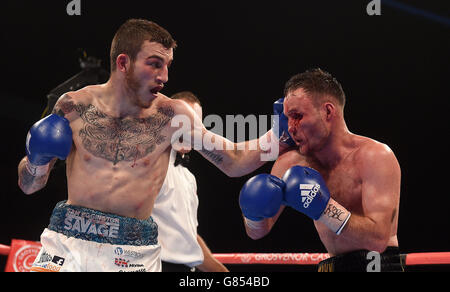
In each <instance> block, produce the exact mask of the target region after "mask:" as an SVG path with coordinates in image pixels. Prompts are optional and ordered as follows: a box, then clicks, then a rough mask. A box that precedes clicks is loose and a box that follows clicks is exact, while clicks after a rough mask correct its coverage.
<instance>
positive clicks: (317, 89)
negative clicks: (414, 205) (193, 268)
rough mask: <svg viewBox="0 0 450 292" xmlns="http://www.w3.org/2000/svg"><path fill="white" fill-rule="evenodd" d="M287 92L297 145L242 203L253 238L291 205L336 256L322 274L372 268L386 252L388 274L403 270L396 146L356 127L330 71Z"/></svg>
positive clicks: (304, 77) (254, 183)
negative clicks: (375, 258)
mask: <svg viewBox="0 0 450 292" xmlns="http://www.w3.org/2000/svg"><path fill="white" fill-rule="evenodd" d="M285 96H286V99H285V100H284V114H285V115H286V116H287V118H288V125H289V126H288V127H289V128H288V131H289V134H290V135H291V137H292V139H293V140H294V141H295V143H296V145H297V149H296V150H292V151H289V152H286V153H284V154H282V155H281V156H280V157H279V158H278V159H277V161H276V163H275V164H274V166H273V169H272V172H271V174H270V175H269V174H261V175H258V176H256V177H254V178H252V179H251V180H249V181H248V182H247V183H246V184H245V185H244V187H243V189H242V191H241V195H240V203H241V208H242V211H243V214H244V220H245V226H246V230H247V233H248V235H249V236H250V237H251V238H253V239H259V238H262V237H264V236H265V235H267V234H268V233H269V232H270V230H271V228H272V227H273V225H274V224H275V222H276V221H277V219H278V218H279V216H280V214H281V213H282V211H283V210H284V208H285V206H289V207H292V208H294V209H295V210H297V211H299V212H301V213H303V214H305V215H306V216H308V217H309V218H311V219H312V220H314V224H315V227H316V230H317V232H318V234H319V236H320V239H321V240H322V243H323V244H324V245H325V247H326V249H327V251H328V253H329V254H330V255H331V258H330V259H329V260H326V261H324V262H322V263H321V264H320V265H319V271H363V272H365V271H367V269H368V266H369V263H370V260H373V259H372V258H370V257H369V256H368V255H369V252H370V251H375V252H378V253H379V254H381V267H380V268H381V270H382V271H402V266H401V264H400V257H399V249H398V246H399V244H398V239H397V226H398V217H399V201H400V180H401V171H400V166H399V163H398V161H397V159H396V157H395V155H394V153H393V151H392V150H391V149H390V148H389V147H388V146H387V145H385V144H383V143H380V142H377V141H375V140H373V139H370V138H367V137H363V136H359V135H356V134H353V133H351V132H350V131H349V129H348V128H347V125H346V122H345V119H344V106H345V94H344V91H343V89H342V87H341V85H340V84H339V82H338V81H337V80H336V79H335V78H333V77H332V76H331V75H330V74H329V73H327V72H324V71H322V70H321V69H314V70H311V71H307V72H305V73H302V74H299V75H296V76H294V77H292V78H291V79H290V80H289V81H288V82H287V84H286V87H285ZM292 227H293V228H294V230H295V232H299V233H301V234H302V231H301V230H298V229H295V225H293V226H292ZM304 236H307V235H306V234H303V235H302V237H304Z"/></svg>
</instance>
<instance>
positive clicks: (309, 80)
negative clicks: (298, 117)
mask: <svg viewBox="0 0 450 292" xmlns="http://www.w3.org/2000/svg"><path fill="white" fill-rule="evenodd" d="M299 88H303V89H304V90H305V92H306V93H308V94H310V95H312V96H313V97H316V98H321V97H324V96H327V95H328V96H332V97H334V98H335V99H336V101H337V102H338V103H339V105H341V106H342V108H344V107H345V102H346V97H345V93H344V90H343V89H342V86H341V84H340V83H339V82H338V81H337V80H336V78H334V77H333V76H332V75H331V74H330V73H328V72H326V71H323V70H322V69H320V68H316V69H311V70H308V71H306V72H304V73H301V74H297V75H295V76H293V77H292V78H291V79H289V81H288V82H287V83H286V86H285V88H284V95H285V96H287V95H288V93H289V92H291V91H294V90H297V89H299Z"/></svg>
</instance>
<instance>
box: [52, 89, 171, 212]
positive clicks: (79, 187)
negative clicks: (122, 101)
mask: <svg viewBox="0 0 450 292" xmlns="http://www.w3.org/2000/svg"><path fill="white" fill-rule="evenodd" d="M105 98H107V97H106V96H105V95H104V89H103V87H102V86H89V87H86V88H84V89H82V90H80V91H77V92H71V93H68V94H66V95H64V96H63V97H62V98H61V99H60V100H59V101H58V103H57V104H56V106H55V110H54V112H56V113H59V114H61V112H62V113H63V114H64V116H65V117H66V118H67V119H68V120H69V121H70V126H71V128H72V131H73V147H72V151H71V153H70V155H69V157H68V158H67V160H66V163H67V170H66V171H67V182H68V203H69V204H73V205H79V206H83V207H87V208H91V209H95V210H100V211H103V212H109V213H114V214H118V215H122V216H127V217H133V218H138V219H146V218H148V217H149V216H150V214H151V211H152V206H153V203H154V200H155V198H156V196H157V194H158V192H159V190H160V188H161V186H162V184H163V182H164V178H165V175H166V172H167V166H168V161H169V150H170V147H169V145H170V142H171V140H170V139H171V136H172V134H173V132H174V131H175V130H176V129H175V128H172V127H170V121H171V119H172V118H173V116H174V115H175V112H174V107H173V103H174V101H173V100H170V99H169V98H166V97H164V96H163V95H158V98H156V99H155V100H154V101H153V103H152V105H151V106H150V107H149V108H143V109H142V110H141V111H140V112H139V113H137V114H136V113H135V114H133V115H127V116H124V117H118V116H116V115H115V114H114V112H112V111H110V110H109V109H108V107H107V106H106V105H105V103H104V100H105Z"/></svg>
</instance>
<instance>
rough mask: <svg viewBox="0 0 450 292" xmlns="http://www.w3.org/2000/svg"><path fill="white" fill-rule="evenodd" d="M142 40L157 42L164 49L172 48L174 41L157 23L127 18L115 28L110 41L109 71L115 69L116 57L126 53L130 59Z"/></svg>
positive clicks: (138, 49) (137, 50)
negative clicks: (115, 30)
mask: <svg viewBox="0 0 450 292" xmlns="http://www.w3.org/2000/svg"><path fill="white" fill-rule="evenodd" d="M144 41H150V42H157V43H159V44H161V45H163V46H164V47H165V48H166V49H172V48H173V49H174V48H176V46H177V43H176V41H175V40H174V39H173V38H172V36H171V35H170V33H169V32H168V31H167V30H165V29H164V28H162V27H161V26H159V25H158V24H156V23H154V22H152V21H149V20H145V19H129V20H127V21H126V22H125V23H124V24H122V25H121V26H120V27H119V29H118V30H117V32H116V34H115V35H114V38H113V40H112V43H111V51H110V58H111V72H113V71H115V70H116V59H117V57H118V56H119V55H120V54H127V55H128V56H129V57H130V59H131V60H132V61H135V60H136V56H137V54H138V53H139V51H140V50H141V48H142V44H143V43H144Z"/></svg>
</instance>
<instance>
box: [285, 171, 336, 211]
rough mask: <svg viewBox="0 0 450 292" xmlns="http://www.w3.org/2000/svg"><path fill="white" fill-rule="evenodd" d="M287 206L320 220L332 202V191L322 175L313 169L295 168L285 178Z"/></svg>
mask: <svg viewBox="0 0 450 292" xmlns="http://www.w3.org/2000/svg"><path fill="white" fill-rule="evenodd" d="M283 181H284V182H285V183H286V188H285V196H284V202H285V204H286V205H287V206H289V207H292V208H294V209H295V210H297V211H299V212H301V213H303V214H305V215H306V216H308V217H310V218H311V219H313V220H318V219H319V218H320V216H321V215H322V214H323V212H324V211H325V209H326V207H327V205H328V201H329V200H330V191H329V190H328V188H327V186H326V184H325V181H324V180H323V178H322V176H321V175H320V173H318V172H317V171H315V170H314V169H312V168H308V167H302V166H294V167H292V168H291V169H289V170H288V171H287V172H286V173H285V174H284V176H283Z"/></svg>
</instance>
